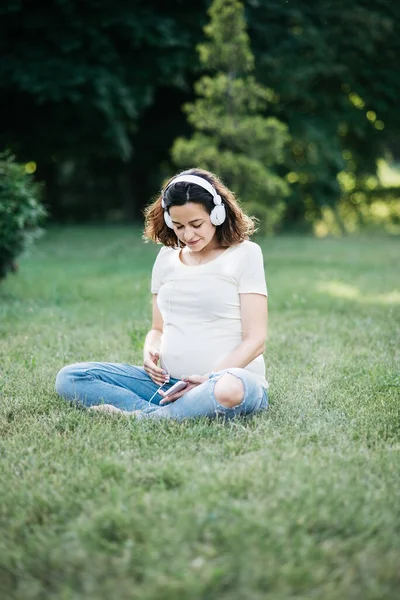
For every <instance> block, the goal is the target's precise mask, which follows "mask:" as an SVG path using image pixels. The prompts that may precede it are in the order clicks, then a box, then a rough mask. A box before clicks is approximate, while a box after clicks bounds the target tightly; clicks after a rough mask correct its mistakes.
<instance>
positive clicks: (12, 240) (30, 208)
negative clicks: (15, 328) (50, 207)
mask: <svg viewBox="0 0 400 600" xmlns="http://www.w3.org/2000/svg"><path fill="white" fill-rule="evenodd" d="M45 215H46V211H45V209H44V207H43V206H42V204H41V203H40V186H39V184H38V183H36V182H34V181H33V178H32V175H30V174H28V173H27V171H26V169H25V165H22V164H19V163H17V162H15V159H14V157H13V156H11V155H9V154H2V155H1V154H0V279H2V278H3V277H5V276H6V274H7V272H8V271H9V270H11V269H15V268H16V263H15V259H16V258H17V257H18V256H19V255H20V254H21V252H23V251H24V250H25V249H26V248H27V247H28V246H29V245H30V244H31V243H32V241H33V240H34V239H35V238H36V237H38V235H40V233H41V229H40V227H39V225H40V223H41V221H42V220H43V218H44V217H45Z"/></svg>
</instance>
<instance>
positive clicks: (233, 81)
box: [172, 0, 289, 231]
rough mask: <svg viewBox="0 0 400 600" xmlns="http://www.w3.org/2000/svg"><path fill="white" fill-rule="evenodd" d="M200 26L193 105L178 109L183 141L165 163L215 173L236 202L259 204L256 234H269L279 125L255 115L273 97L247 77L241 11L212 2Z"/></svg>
mask: <svg viewBox="0 0 400 600" xmlns="http://www.w3.org/2000/svg"><path fill="white" fill-rule="evenodd" d="M209 14H210V17H211V21H210V24H209V25H208V26H206V27H205V33H206V35H207V37H208V38H209V42H207V43H204V44H200V46H199V54H200V60H201V63H202V66H203V68H204V69H206V70H208V71H211V72H213V73H214V74H213V75H204V76H203V77H201V79H200V80H199V81H198V82H197V83H196V84H195V92H196V94H197V100H196V101H195V102H194V103H189V104H186V105H185V107H184V110H185V112H186V114H187V117H188V122H189V123H190V124H191V125H192V127H193V128H194V129H195V133H194V134H193V135H192V137H191V138H190V139H185V138H178V139H177V140H176V141H175V143H174V145H173V148H172V158H173V161H174V163H175V164H177V165H178V166H181V167H189V166H193V165H195V166H199V167H203V168H206V169H210V170H212V171H214V172H215V173H217V174H218V175H219V176H220V177H222V179H223V180H224V181H225V182H226V183H227V185H228V186H229V187H231V188H232V190H233V191H234V192H235V193H236V194H237V196H238V197H239V199H241V200H242V202H243V205H244V207H245V208H246V202H251V204H252V207H253V208H254V206H255V205H257V204H260V206H262V207H263V208H262V209H261V210H260V211H259V214H261V215H262V218H263V223H262V228H263V230H264V231H267V230H268V231H272V230H273V228H274V226H276V225H277V223H279V221H280V219H281V216H282V214H283V210H284V203H283V202H282V199H283V198H284V197H285V195H287V192H288V187H287V184H286V182H285V181H284V179H282V178H281V177H280V176H279V175H278V174H277V173H276V171H275V167H276V165H277V164H281V163H282V162H283V159H284V147H285V144H286V143H287V142H288V140H289V136H288V133H287V127H286V126H285V125H284V124H283V123H282V122H280V121H279V120H278V119H277V118H275V117H265V116H263V113H264V111H265V110H266V109H267V107H268V103H269V102H270V101H271V100H272V99H273V98H274V93H273V91H272V90H270V89H268V88H266V87H263V86H262V85H260V84H259V83H258V82H257V81H256V79H255V78H254V76H253V75H251V72H252V71H253V69H254V58H253V55H252V53H251V49H250V45H249V38H248V35H247V33H246V25H245V20H244V13H243V5H242V4H241V3H240V2H238V1H237V0H214V2H213V4H212V5H211V8H210V10H209Z"/></svg>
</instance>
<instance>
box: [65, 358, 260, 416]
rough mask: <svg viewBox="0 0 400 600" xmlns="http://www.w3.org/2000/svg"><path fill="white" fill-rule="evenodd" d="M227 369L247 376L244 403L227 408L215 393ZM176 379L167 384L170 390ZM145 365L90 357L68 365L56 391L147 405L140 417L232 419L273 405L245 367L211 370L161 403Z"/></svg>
mask: <svg viewBox="0 0 400 600" xmlns="http://www.w3.org/2000/svg"><path fill="white" fill-rule="evenodd" d="M225 373H231V374H232V375H235V376H236V377H239V379H241V381H242V382H243V387H244V398H243V400H242V402H241V403H240V404H238V405H237V406H235V407H233V408H227V407H225V406H222V405H221V404H219V403H218V401H217V400H216V398H215V395H214V386H215V383H216V382H217V381H218V379H220V377H222V376H223V375H224V374H225ZM176 381H178V380H177V379H173V378H171V379H170V381H169V383H168V384H165V385H164V386H163V388H162V389H163V390H164V391H165V390H167V389H168V388H170V387H171V386H172V385H173V384H174V383H176ZM159 387H160V386H159V385H157V384H156V383H154V381H153V380H152V379H151V378H150V376H149V375H148V374H147V373H146V371H145V370H144V369H143V367H134V366H132V365H126V364H117V363H97V362H85V363H77V364H74V365H69V366H67V367H64V368H62V369H61V371H59V373H58V375H57V379H56V391H57V393H58V394H60V396H61V397H62V398H64V399H65V400H70V401H76V402H79V403H80V404H82V405H83V406H85V407H89V406H95V405H98V404H102V403H103V402H104V403H105V404H112V405H113V406H116V407H117V408H120V409H121V410H126V411H134V410H140V411H142V412H141V413H139V414H138V415H137V417H138V418H149V419H176V420H182V419H188V418H195V417H208V418H215V417H217V416H221V417H224V418H225V419H232V418H234V417H236V416H245V415H253V414H255V413H257V412H259V411H262V410H264V409H266V408H267V407H268V396H267V391H266V389H264V388H263V387H262V386H261V385H260V384H259V383H257V382H256V381H254V379H253V378H252V376H251V374H249V373H248V371H246V370H245V369H239V368H230V369H224V370H222V371H218V372H217V373H210V375H209V379H208V380H207V381H205V382H204V383H202V384H200V385H198V386H196V387H195V388H192V389H191V390H189V391H188V392H187V393H186V394H184V395H183V396H181V397H180V398H178V400H176V401H175V402H172V403H170V404H166V405H162V406H159V403H160V401H161V400H162V396H161V394H159V393H156V392H157V390H158V388H159Z"/></svg>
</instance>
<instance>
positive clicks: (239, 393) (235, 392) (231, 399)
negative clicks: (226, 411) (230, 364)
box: [214, 373, 244, 408]
mask: <svg viewBox="0 0 400 600" xmlns="http://www.w3.org/2000/svg"><path fill="white" fill-rule="evenodd" d="M214 396H215V398H216V400H217V402H218V403H219V404H221V406H225V407H226V408H233V407H234V406H238V405H239V404H240V403H241V402H243V398H244V385H243V382H242V380H241V379H240V378H239V377H236V376H235V375H231V374H230V373H225V375H222V377H221V378H220V379H218V381H217V382H216V384H215V388H214Z"/></svg>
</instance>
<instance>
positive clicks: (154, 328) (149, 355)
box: [143, 294, 166, 385]
mask: <svg viewBox="0 0 400 600" xmlns="http://www.w3.org/2000/svg"><path fill="white" fill-rule="evenodd" d="M163 327H164V323H163V319H162V316H161V313H160V309H159V308H158V305H157V294H153V314H152V323H151V329H150V331H149V332H148V334H147V335H146V339H145V341H144V348H143V366H144V370H145V371H146V373H148V374H149V375H150V377H151V378H152V380H153V381H155V383H158V384H159V385H161V384H162V383H164V382H165V380H166V374H165V372H164V371H163V370H162V369H161V368H160V367H158V366H157V365H158V359H159V358H160V346H161V336H162V333H163Z"/></svg>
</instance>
